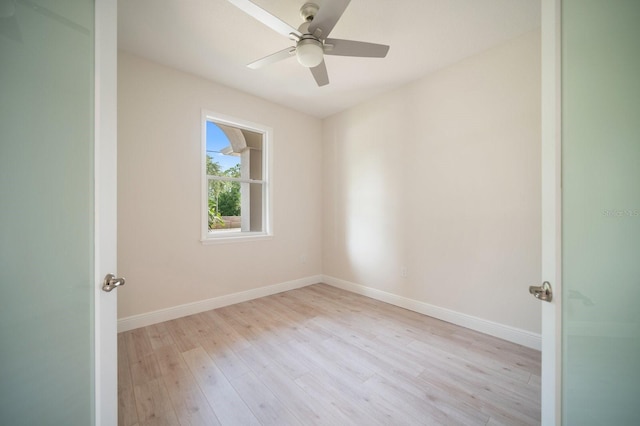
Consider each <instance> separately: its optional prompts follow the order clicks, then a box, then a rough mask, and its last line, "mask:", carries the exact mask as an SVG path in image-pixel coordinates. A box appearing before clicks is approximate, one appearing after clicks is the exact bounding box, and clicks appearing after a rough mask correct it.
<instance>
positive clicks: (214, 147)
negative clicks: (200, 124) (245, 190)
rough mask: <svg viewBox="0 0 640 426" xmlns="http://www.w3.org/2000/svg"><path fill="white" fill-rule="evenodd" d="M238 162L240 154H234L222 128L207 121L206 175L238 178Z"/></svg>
mask: <svg viewBox="0 0 640 426" xmlns="http://www.w3.org/2000/svg"><path fill="white" fill-rule="evenodd" d="M240 162H241V160H240V153H239V152H234V150H233V148H232V147H231V142H230V141H229V138H228V137H227V135H226V134H225V132H224V131H223V130H222V128H220V126H218V125H216V124H215V123H213V122H211V121H207V174H209V175H213V176H234V177H239V176H240ZM236 175H237V176H236Z"/></svg>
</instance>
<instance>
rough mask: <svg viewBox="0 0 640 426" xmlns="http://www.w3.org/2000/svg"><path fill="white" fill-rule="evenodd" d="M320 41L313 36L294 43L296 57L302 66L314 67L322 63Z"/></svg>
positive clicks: (322, 51)
mask: <svg viewBox="0 0 640 426" xmlns="http://www.w3.org/2000/svg"><path fill="white" fill-rule="evenodd" d="M323 55H324V50H323V48H322V42H320V41H319V40H316V39H315V38H303V39H302V40H300V41H299V42H298V44H297V45H296V58H297V59H298V62H299V63H300V65H302V66H303V67H307V68H314V67H317V66H318V65H320V64H321V63H322V59H323Z"/></svg>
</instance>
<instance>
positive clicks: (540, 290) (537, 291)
mask: <svg viewBox="0 0 640 426" xmlns="http://www.w3.org/2000/svg"><path fill="white" fill-rule="evenodd" d="M529 293H531V294H533V296H534V297H535V298H536V299H540V300H542V301H544V302H551V300H552V299H553V291H552V290H551V284H549V281H545V282H543V283H542V285H532V286H530V287H529Z"/></svg>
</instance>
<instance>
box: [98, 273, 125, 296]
mask: <svg viewBox="0 0 640 426" xmlns="http://www.w3.org/2000/svg"><path fill="white" fill-rule="evenodd" d="M121 285H124V278H116V276H115V275H113V274H107V275H106V276H105V277H104V281H103V282H102V290H104V291H106V292H110V291H111V290H113V289H114V288H116V287H120V286H121Z"/></svg>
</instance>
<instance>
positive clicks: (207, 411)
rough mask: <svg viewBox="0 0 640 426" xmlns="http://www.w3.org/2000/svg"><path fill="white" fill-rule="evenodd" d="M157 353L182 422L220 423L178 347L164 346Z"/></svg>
mask: <svg viewBox="0 0 640 426" xmlns="http://www.w3.org/2000/svg"><path fill="white" fill-rule="evenodd" d="M157 355H158V363H159V364H160V369H161V370H162V378H163V380H164V384H165V386H166V389H167V391H168V393H169V398H170V399H171V405H172V406H173V410H174V412H175V414H176V416H177V417H178V420H179V421H180V424H185V425H206V426H215V425H219V424H220V422H219V421H218V418H217V417H216V415H215V414H214V412H213V410H212V409H211V406H210V405H209V402H208V401H207V399H206V397H205V396H204V395H203V393H202V391H201V390H200V388H199V386H198V383H197V381H196V379H195V378H194V377H193V375H192V374H191V372H190V370H189V368H188V367H187V365H186V364H185V362H184V360H183V359H182V355H181V354H180V352H178V349H177V348H174V347H166V348H162V349H160V350H158V352H157Z"/></svg>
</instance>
